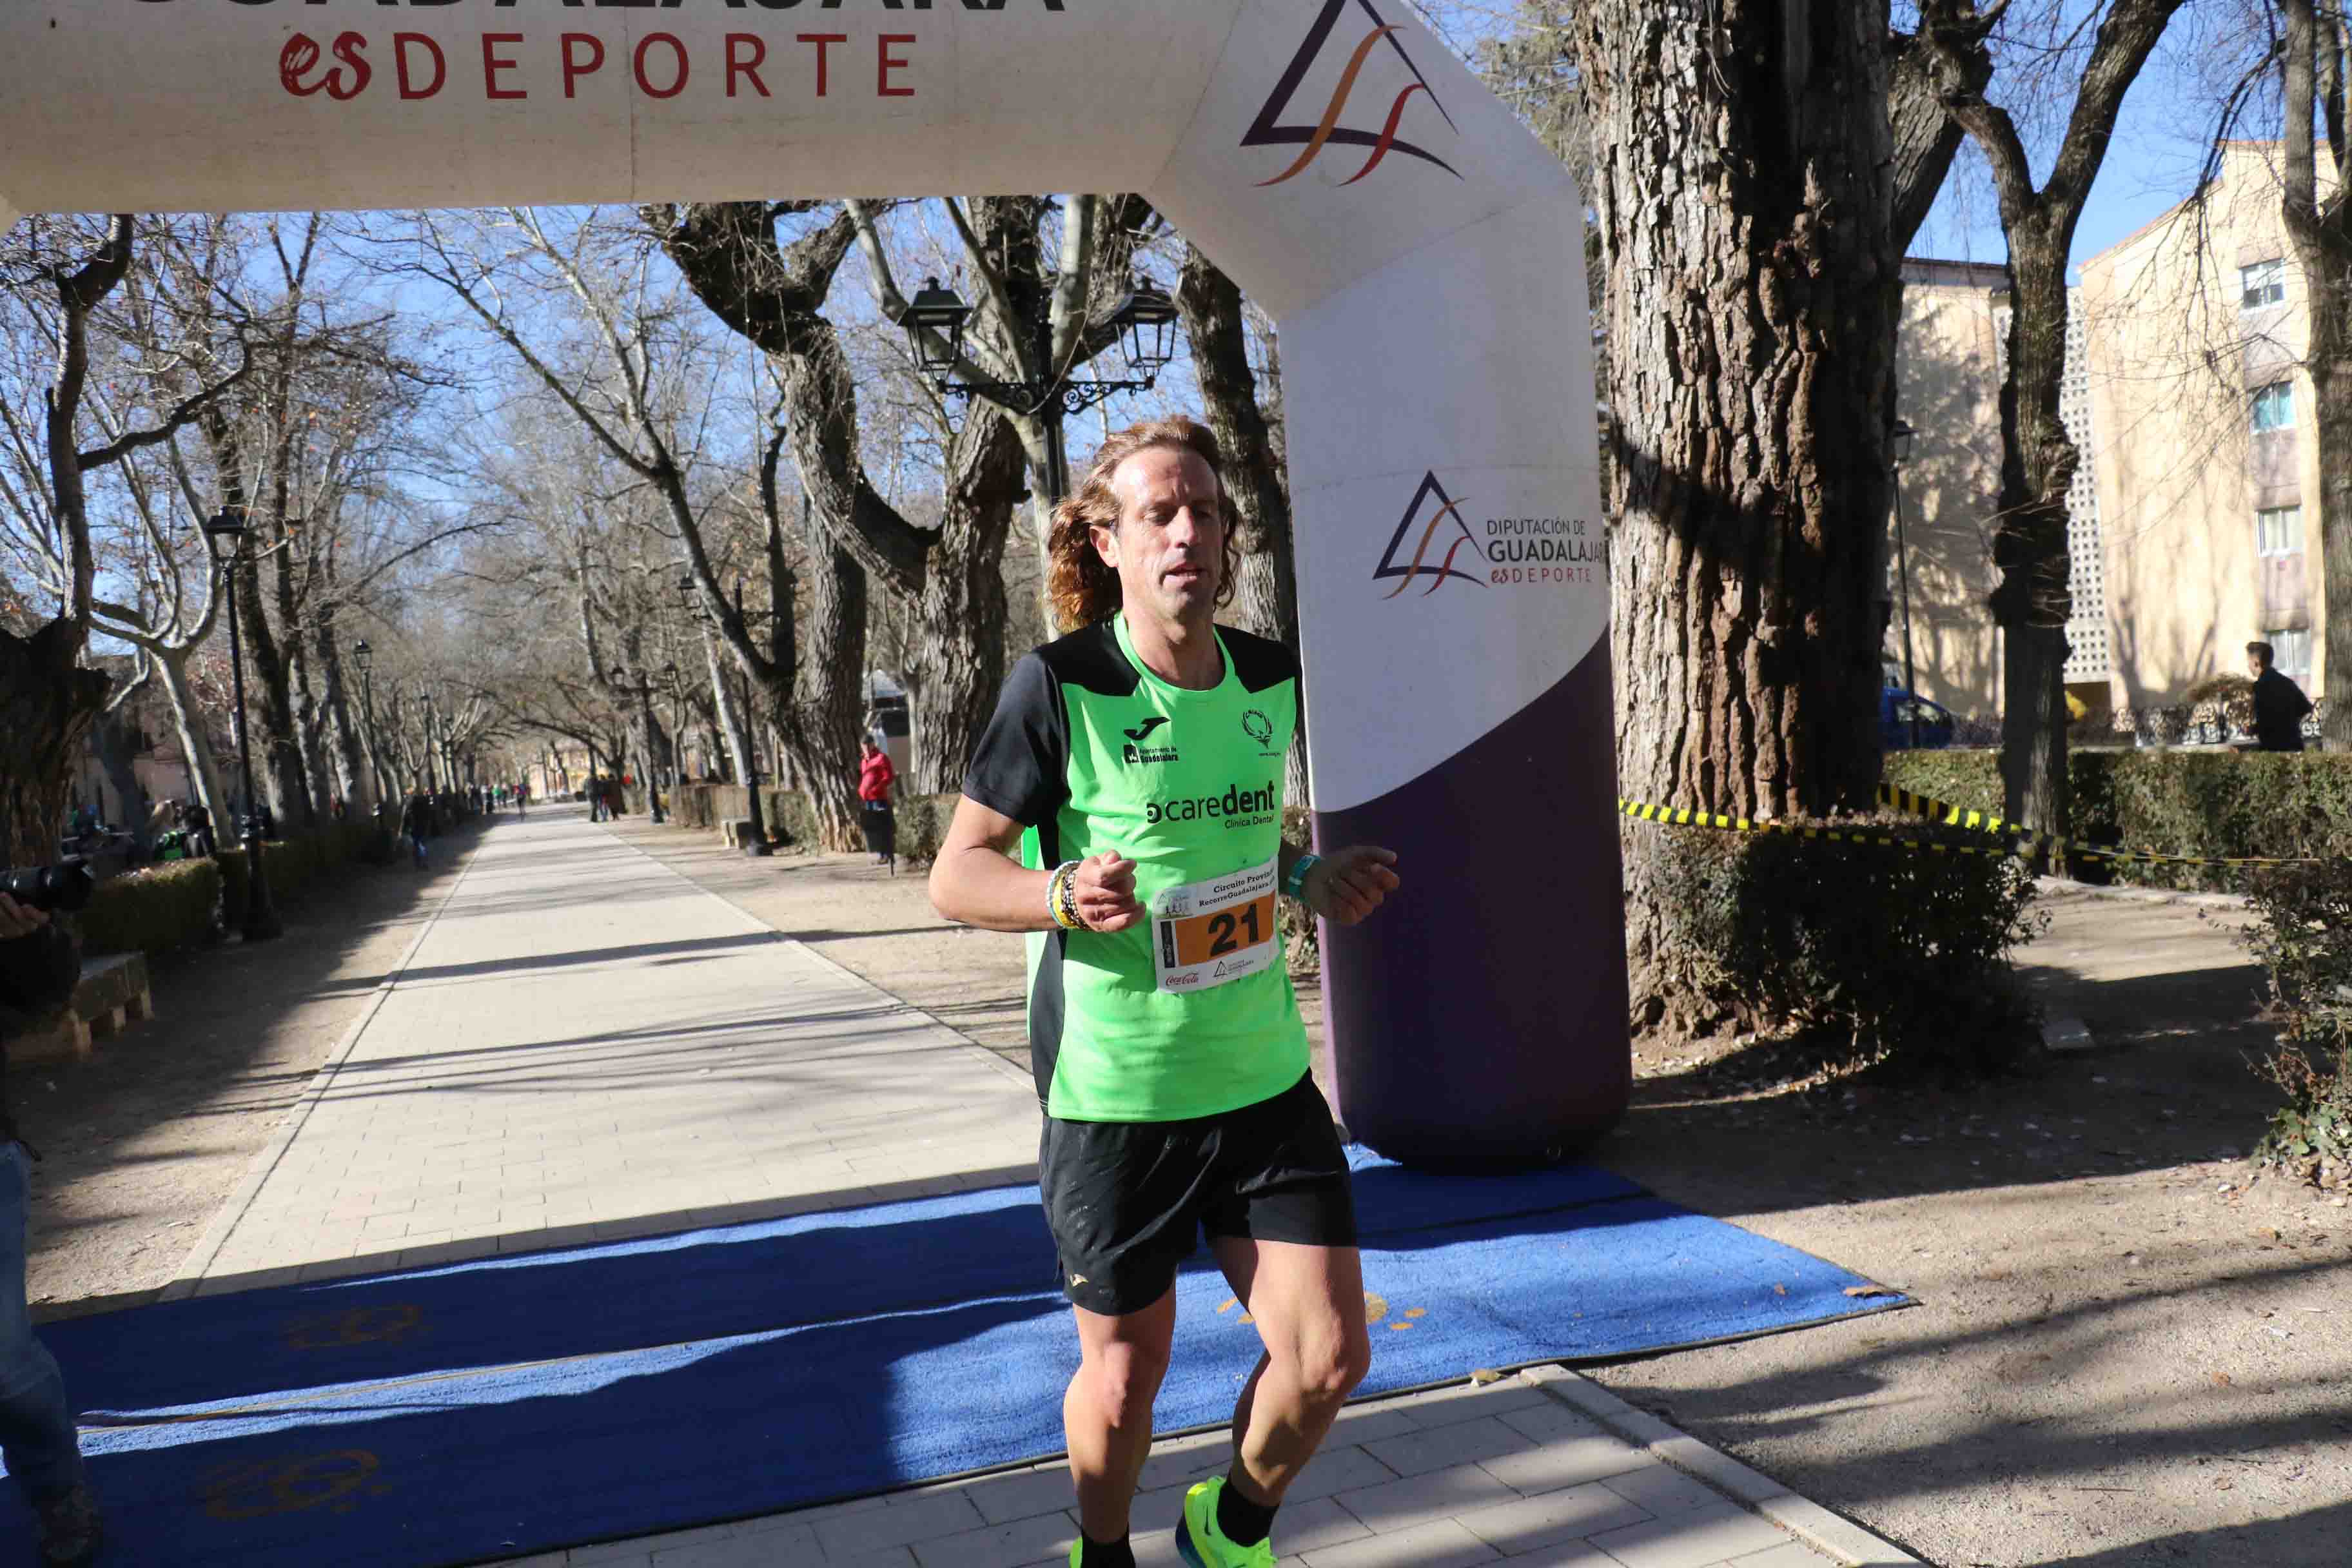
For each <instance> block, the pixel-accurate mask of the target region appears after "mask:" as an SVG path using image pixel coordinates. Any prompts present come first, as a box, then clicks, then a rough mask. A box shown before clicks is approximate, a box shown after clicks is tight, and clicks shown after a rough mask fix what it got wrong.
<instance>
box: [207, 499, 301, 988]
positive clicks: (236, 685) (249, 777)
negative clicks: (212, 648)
mask: <svg viewBox="0 0 2352 1568" xmlns="http://www.w3.org/2000/svg"><path fill="white" fill-rule="evenodd" d="M246 528H247V521H246V512H245V509H244V508H243V507H223V508H222V509H221V510H219V511H218V512H216V513H215V514H214V515H213V517H212V518H211V519H210V520H209V521H206V522H205V540H206V541H207V542H208V544H209V545H210V546H212V547H215V548H217V547H218V545H219V544H220V543H221V542H223V541H226V543H227V547H228V571H227V573H226V576H227V578H228V663H229V681H230V686H231V689H232V691H233V694H234V695H233V700H234V701H235V703H236V710H235V712H236V768H237V778H238V780H239V782H240V783H241V784H243V785H244V788H245V813H244V815H243V816H242V817H241V818H240V819H239V820H238V822H237V840H238V842H239V843H241V844H243V845H244V846H245V925H244V931H245V940H246V941H247V942H268V940H269V939H270V938H272V937H274V936H280V935H283V934H284V932H285V931H286V925H285V922H284V921H280V920H279V919H278V910H277V907H276V906H275V905H274V904H272V903H271V902H270V899H269V868H268V866H267V865H266V864H264V862H263V859H262V853H261V812H260V810H259V809H258V803H257V801H256V800H255V798H254V794H253V745H252V742H251V740H250V738H249V737H248V736H247V733H246V731H247V724H246V719H245V638H244V636H243V634H242V633H240V632H239V631H238V629H237V621H236V572H237V558H238V554H239V552H241V551H242V550H243V549H244V546H245V531H246Z"/></svg>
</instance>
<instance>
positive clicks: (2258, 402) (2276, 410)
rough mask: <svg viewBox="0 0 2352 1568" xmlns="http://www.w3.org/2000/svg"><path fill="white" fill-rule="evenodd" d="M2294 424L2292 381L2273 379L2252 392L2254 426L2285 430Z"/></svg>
mask: <svg viewBox="0 0 2352 1568" xmlns="http://www.w3.org/2000/svg"><path fill="white" fill-rule="evenodd" d="M2293 427H2294V383H2293V382H2291V381H2274V382H2273V383H2271V384H2269V385H2268V386H2265V387H2263V388H2261V389H2260V390H2258V391H2257V392H2255V394H2254V428H2255V429H2256V430H2258V431H2260V430H2287V429H2292V428H2293Z"/></svg>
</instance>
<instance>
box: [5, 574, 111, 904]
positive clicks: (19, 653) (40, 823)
mask: <svg viewBox="0 0 2352 1568" xmlns="http://www.w3.org/2000/svg"><path fill="white" fill-rule="evenodd" d="M80 646H81V636H80V632H79V628H78V627H77V626H75V624H74V623H73V622H72V621H70V620H58V621H51V622H49V623H47V625H46V626H42V627H41V628H40V629H39V630H37V631H36V632H35V633H34V634H33V635H32V637H29V638H26V637H17V636H16V635H15V634H13V633H11V632H8V631H5V630H0V735H5V736H7V737H8V743H7V744H6V745H5V746H0V855H5V864H6V865H8V866H16V867H32V866H47V865H49V864H51V863H52V862H54V861H55V860H56V859H57V858H58V836H59V834H60V832H61V831H62V829H63V828H64V826H65V821H66V805H67V801H68V797H69V796H70V795H71V794H72V789H73V773H74V762H75V759H76V758H78V757H79V756H80V755H81V748H82V742H83V739H84V737H85V736H87V735H88V734H89V727H90V725H92V724H93V723H95V722H97V721H98V718H99V715H100V714H101V713H102V712H104V711H105V709H106V694H107V690H108V689H109V688H110V686H111V685H112V682H111V681H110V680H109V679H107V677H106V675H105V674H104V672H102V671H100V670H95V669H84V668H80V667H79V665H78V664H77V663H76V662H75V653H76V650H77V649H79V647H80Z"/></svg>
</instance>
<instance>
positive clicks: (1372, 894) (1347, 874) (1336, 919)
mask: <svg viewBox="0 0 2352 1568" xmlns="http://www.w3.org/2000/svg"><path fill="white" fill-rule="evenodd" d="M1306 853H1307V851H1306V850H1305V849H1302V848H1300V847H1298V846H1297V845H1295V844H1291V843H1289V842H1287V841H1286V842H1285V843H1284V844H1283V846H1282V855H1281V876H1282V881H1283V885H1285V886H1287V885H1288V883H1289V881H1290V868H1291V867H1292V866H1294V865H1296V864H1297V861H1298V858H1299V857H1300V856H1302V855H1304V854H1306ZM1396 859H1397V858H1396V853H1395V851H1393V850H1390V849H1382V848H1380V847H1377V846H1375V845H1370V844H1356V845H1350V846H1349V847H1347V848H1345V849H1334V850H1333V851H1331V853H1330V854H1328V855H1323V856H1318V857H1317V858H1316V860H1315V863H1314V864H1313V865H1311V866H1309V867H1308V868H1307V882H1306V885H1305V886H1304V887H1302V888H1300V889H1299V901H1300V902H1301V903H1303V904H1305V905H1306V906H1307V908H1308V909H1310V910H1314V911H1315V912H1316V913H1317V914H1318V915H1320V916H1322V917H1323V918H1324V919H1325V920H1327V921H1330V922H1331V923H1332V924H1333V925H1341V926H1351V925H1354V924H1356V923H1358V922H1359V921H1363V920H1365V919H1367V918H1369V917H1370V915H1371V913H1372V912H1373V911H1374V910H1378V909H1379V908H1380V907H1381V904H1383V903H1385V902H1386V901H1387V900H1388V896H1389V895H1390V894H1391V893H1393V892H1395V891H1396V890H1397V889H1398V888H1399V887H1401V886H1402V882H1400V881H1399V879H1398V878H1397V874H1396V872H1395V871H1393V870H1391V867H1393V866H1394V865H1395V864H1396Z"/></svg>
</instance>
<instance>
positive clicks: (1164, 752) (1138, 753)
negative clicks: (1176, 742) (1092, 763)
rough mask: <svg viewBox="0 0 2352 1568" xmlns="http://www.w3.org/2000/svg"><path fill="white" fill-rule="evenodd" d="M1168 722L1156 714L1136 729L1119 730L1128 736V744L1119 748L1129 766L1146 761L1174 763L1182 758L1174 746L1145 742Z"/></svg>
mask: <svg viewBox="0 0 2352 1568" xmlns="http://www.w3.org/2000/svg"><path fill="white" fill-rule="evenodd" d="M1166 722H1168V721H1167V720H1166V719H1165V718H1163V717H1160V716H1158V715H1154V716H1153V717H1151V718H1149V719H1146V720H1145V721H1143V722H1142V723H1141V724H1140V725H1139V726H1137V727H1136V728H1135V729H1132V730H1123V731H1119V732H1120V733H1121V734H1123V735H1125V736H1126V737H1127V744H1126V745H1124V746H1122V747H1120V748H1119V754H1120V755H1121V756H1122V757H1124V758H1125V759H1126V760H1127V765H1128V766H1129V767H1135V766H1138V765H1139V764H1141V763H1172V762H1177V761H1180V760H1181V759H1179V758H1178V756H1177V755H1176V748H1175V747H1174V746H1150V745H1146V744H1144V742H1146V741H1148V740H1149V739H1150V736H1151V732H1152V731H1154V730H1157V729H1159V728H1160V726H1161V725H1162V724H1165V723H1166Z"/></svg>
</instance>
